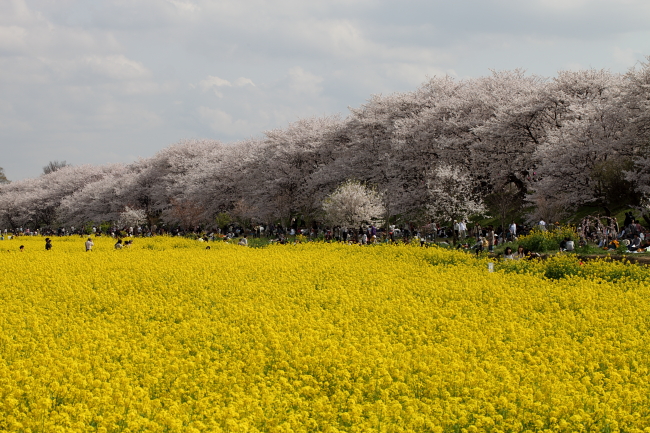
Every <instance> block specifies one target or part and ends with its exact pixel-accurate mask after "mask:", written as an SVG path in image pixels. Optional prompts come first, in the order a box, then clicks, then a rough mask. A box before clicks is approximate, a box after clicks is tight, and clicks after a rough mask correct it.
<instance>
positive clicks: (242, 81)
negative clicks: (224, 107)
mask: <svg viewBox="0 0 650 433" xmlns="http://www.w3.org/2000/svg"><path fill="white" fill-rule="evenodd" d="M246 85H251V86H253V87H254V86H255V83H253V81H252V80H250V79H249V78H244V77H239V78H237V79H236V80H235V82H234V83H231V82H230V81H228V80H224V79H223V78H219V77H215V76H211V75H210V76H208V78H206V79H205V80H202V81H201V82H200V83H199V86H200V87H201V90H203V91H204V92H207V91H209V90H212V91H213V92H214V94H215V95H216V96H217V97H219V98H223V93H222V92H221V91H219V87H233V86H234V87H243V86H246Z"/></svg>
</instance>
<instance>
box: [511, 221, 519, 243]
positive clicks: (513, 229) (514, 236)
mask: <svg viewBox="0 0 650 433" xmlns="http://www.w3.org/2000/svg"><path fill="white" fill-rule="evenodd" d="M510 235H511V236H512V240H513V241H514V240H516V239H517V224H516V223H515V222H514V221H513V222H512V224H510Z"/></svg>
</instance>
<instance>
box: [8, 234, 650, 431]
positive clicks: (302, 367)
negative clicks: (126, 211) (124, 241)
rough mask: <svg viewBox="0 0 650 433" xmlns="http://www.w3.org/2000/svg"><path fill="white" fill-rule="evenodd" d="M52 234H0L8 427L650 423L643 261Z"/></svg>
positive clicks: (562, 427) (609, 427) (527, 427)
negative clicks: (90, 246)
mask: <svg viewBox="0 0 650 433" xmlns="http://www.w3.org/2000/svg"><path fill="white" fill-rule="evenodd" d="M53 241H54V242H53V244H54V247H53V250H52V251H50V252H46V251H44V241H43V239H42V238H19V239H13V240H10V241H0V264H1V265H2V272H1V274H0V431H17V432H18V431H20V432H68V431H70V432H95V431H98V432H221V431H223V432H291V431H293V432H308V431H324V432H336V431H346V432H368V431H377V432H427V431H432V432H465V431H466V432H479V431H485V432H488V431H489V432H498V431H502V432H519V431H549V432H551V431H552V432H556V431H566V432H569V431H598V432H616V431H625V432H640V431H650V429H648V426H650V380H649V372H650V370H649V367H650V356H649V355H650V335H649V333H648V330H649V329H650V280H649V278H648V277H649V276H650V272H649V271H648V270H647V269H646V268H642V267H635V266H631V265H626V264H622V263H604V262H589V263H585V264H584V265H580V264H579V263H577V262H575V261H573V260H572V259H570V258H559V259H552V260H549V261H546V262H543V263H534V264H531V263H524V262H521V263H509V264H505V263H504V264H500V263H497V265H496V271H495V272H493V273H490V272H488V266H487V263H488V259H476V258H474V257H472V256H471V255H467V254H464V253H457V252H450V251H445V250H442V249H438V248H417V247H411V246H376V247H356V246H347V245H335V244H304V245H297V246H289V245H286V246H280V245H278V246H271V247H267V248H260V249H253V248H244V247H238V246H236V245H226V244H216V243H213V244H210V245H211V249H210V250H206V249H205V246H206V244H204V243H198V242H196V241H190V240H185V239H172V238H155V239H136V240H135V242H134V246H133V247H132V249H129V250H122V251H115V250H113V247H112V245H113V240H111V239H98V240H96V245H95V251H92V252H90V253H85V252H84V251H83V241H84V239H80V238H78V237H71V238H66V239H62V238H54V239H53ZM20 244H24V245H25V247H26V248H25V249H26V251H25V252H22V253H21V252H18V246H19V245H20ZM7 250H9V251H7ZM570 274H576V275H570ZM566 275H569V276H566ZM549 277H550V278H549ZM643 429H645V430H643Z"/></svg>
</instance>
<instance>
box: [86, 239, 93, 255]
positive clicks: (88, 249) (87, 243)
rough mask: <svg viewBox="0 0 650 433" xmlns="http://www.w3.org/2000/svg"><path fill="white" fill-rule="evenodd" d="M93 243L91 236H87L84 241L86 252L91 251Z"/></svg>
mask: <svg viewBox="0 0 650 433" xmlns="http://www.w3.org/2000/svg"><path fill="white" fill-rule="evenodd" d="M94 245H95V243H94V242H93V240H92V239H91V238H88V240H87V241H86V252H88V251H92V249H93V246H94Z"/></svg>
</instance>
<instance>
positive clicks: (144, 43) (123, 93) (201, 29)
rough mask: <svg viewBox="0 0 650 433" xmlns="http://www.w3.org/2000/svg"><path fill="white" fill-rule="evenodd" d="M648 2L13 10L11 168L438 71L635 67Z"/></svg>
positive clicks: (6, 10)
mask: <svg viewBox="0 0 650 433" xmlns="http://www.w3.org/2000/svg"><path fill="white" fill-rule="evenodd" d="M647 55H650V1H648V0H455V1H452V0H445V1H439V0H402V1H401V2H395V1H392V2H389V1H382V0H329V1H308V0H278V1H274V0H268V1H263V0H237V1H236V0H221V1H209V0H104V1H101V0H0V151H1V158H0V167H4V169H5V173H6V175H7V177H8V178H9V179H10V180H19V179H24V178H26V177H35V176H38V175H39V174H40V173H41V172H42V167H43V166H44V165H46V164H47V163H48V162H49V161H51V160H66V161H67V162H68V163H72V164H84V163H92V164H104V163H108V162H131V161H134V160H136V159H137V158H138V157H148V156H151V155H153V154H154V153H156V152H157V151H158V150H160V149H162V148H164V147H166V146H168V145H170V144H172V143H175V142H177V141H179V140H181V139H184V138H213V139H219V140H223V141H226V142H229V141H235V140H239V139H243V138H247V137H256V136H261V134H262V133H263V131H265V130H269V129H273V128H282V127H284V126H286V125H287V124H288V123H289V122H291V121H294V120H296V119H298V118H301V117H307V116H312V115H318V116H320V115H328V114H335V113H342V114H343V115H345V114H347V112H348V109H347V107H349V106H351V107H358V106H359V105H361V104H363V103H364V101H365V100H367V99H368V98H369V97H370V95H371V94H378V93H383V94H387V93H392V92H403V91H410V90H414V89H415V88H416V87H417V86H418V85H419V84H421V83H422V82H424V81H425V80H426V79H427V77H431V76H434V75H445V74H448V75H451V76H454V77H457V78H469V77H479V76H485V75H488V74H489V73H490V69H497V70H501V69H514V68H523V69H526V70H527V71H528V72H529V73H531V74H537V75H543V76H547V77H552V76H554V75H555V74H556V72H557V71H558V70H563V69H580V68H590V67H592V68H597V69H601V68H604V69H609V70H611V71H613V72H625V71H627V70H628V69H629V68H630V67H633V66H634V65H635V64H638V62H640V61H644V59H645V56H647Z"/></svg>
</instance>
